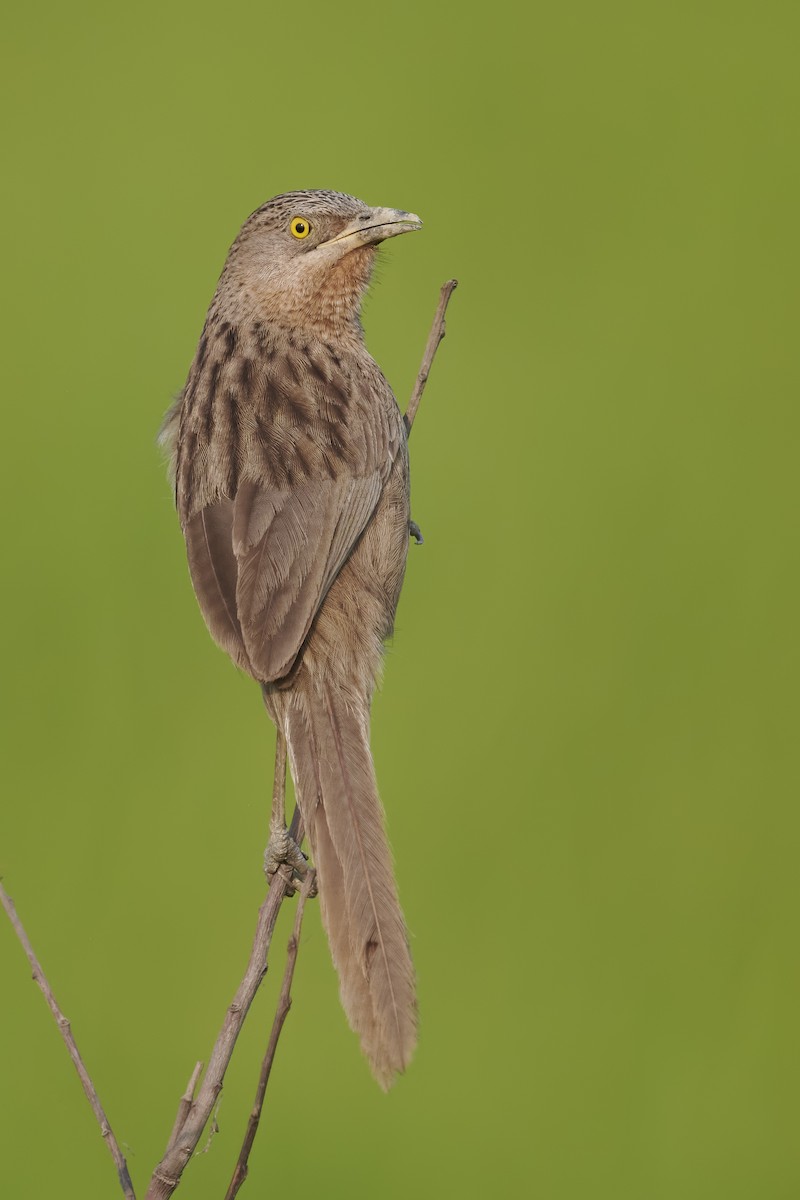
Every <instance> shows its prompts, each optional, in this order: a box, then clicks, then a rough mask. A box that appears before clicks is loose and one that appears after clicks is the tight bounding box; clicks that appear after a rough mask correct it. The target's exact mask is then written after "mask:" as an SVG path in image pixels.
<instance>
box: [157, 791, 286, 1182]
mask: <svg viewBox="0 0 800 1200" xmlns="http://www.w3.org/2000/svg"><path fill="white" fill-rule="evenodd" d="M289 834H290V836H291V837H292V839H293V840H294V841H295V842H296V843H297V844H298V845H300V843H301V842H302V840H303V822H302V818H301V816H300V811H299V809H295V814H294V817H293V819H292V824H291V827H290V829H289ZM288 874H289V872H286V873H284V870H283V869H281V870H279V871H277V872H276V873H275V875H274V876H273V879H272V883H271V884H270V889H269V892H268V893H267V898H266V900H265V901H264V903H263V904H262V905H261V908H260V909H259V910H258V922H257V925H256V933H255V937H254V939H253V946H252V949H251V951H250V958H249V960H248V963H247V969H246V971H245V974H244V978H243V979H242V982H241V983H240V984H239V987H238V988H237V990H236V995H235V996H234V998H233V1000H232V1002H231V1004H230V1005H229V1007H228V1010H227V1012H226V1014H225V1020H224V1022H223V1025H222V1029H221V1030H220V1032H219V1034H218V1035H217V1040H216V1043H215V1044H214V1049H213V1050H212V1052H211V1058H210V1059H209V1062H208V1068H207V1070H206V1073H205V1077H204V1079H203V1082H202V1084H201V1085H200V1090H199V1091H198V1093H197V1096H196V1097H195V1100H194V1102H193V1104H192V1106H191V1111H190V1112H189V1114H188V1116H187V1118H186V1121H185V1122H184V1125H183V1128H182V1129H181V1132H180V1134H179V1135H178V1137H177V1138H176V1139H175V1141H174V1142H170V1144H169V1145H168V1147H167V1150H166V1153H165V1154H164V1157H163V1158H162V1160H161V1162H160V1163H159V1164H158V1166H157V1167H156V1169H155V1171H154V1172H153V1175H152V1178H151V1180H150V1185H149V1187H148V1189H147V1195H146V1200H168V1197H170V1196H171V1195H172V1194H173V1192H174V1191H175V1189H176V1187H177V1186H178V1184H179V1183H180V1179H181V1175H182V1174H183V1171H184V1168H185V1167H186V1164H187V1162H188V1161H189V1159H190V1158H191V1157H192V1155H193V1154H194V1152H195V1150H196V1148H197V1143H198V1142H199V1141H200V1137H201V1135H202V1133H203V1130H204V1129H205V1127H206V1124H207V1122H208V1119H209V1117H210V1116H211V1113H212V1111H213V1110H214V1107H215V1105H216V1103H217V1099H218V1097H219V1094H220V1092H221V1091H222V1083H223V1080H224V1078H225V1071H226V1070H227V1067H228V1063H229V1062H230V1060H231V1056H232V1054H233V1051H234V1048H235V1046H236V1041H237V1038H238V1037H239V1034H240V1032H241V1029H242V1026H243V1025H244V1021H245V1017H246V1016H247V1013H248V1011H249V1009H250V1005H251V1004H252V1003H253V998H254V996H255V994H256V992H257V991H258V989H259V987H260V986H261V983H262V980H263V979H264V976H265V975H266V973H267V954H268V953H269V947H270V942H271V941H272V933H273V930H274V929H275V923H276V921H277V919H278V913H279V912H280V907H281V904H282V903H283V900H284V897H285V895H286V888H287V876H288Z"/></svg>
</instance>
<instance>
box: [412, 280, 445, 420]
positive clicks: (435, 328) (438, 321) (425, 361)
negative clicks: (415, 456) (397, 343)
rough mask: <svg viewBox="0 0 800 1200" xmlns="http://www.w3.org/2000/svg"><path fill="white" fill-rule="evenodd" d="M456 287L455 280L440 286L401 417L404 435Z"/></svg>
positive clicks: (440, 335) (423, 386)
mask: <svg viewBox="0 0 800 1200" xmlns="http://www.w3.org/2000/svg"><path fill="white" fill-rule="evenodd" d="M457 287H458V280H457V279H448V281H447V283H445V284H443V285H442V289H441V291H440V293H439V304H438V307H437V309H436V315H435V317H434V318H433V325H431V331H430V333H429V334H428V342H427V345H426V346H425V353H424V354H423V356H422V366H421V367H420V369H419V373H418V374H417V381H416V383H415V384H414V390H413V391H412V393H411V399H410V400H409V402H408V408H407V409H406V412H405V416H404V417H403V421H404V422H405V426H406V433H407V434H409V435H410V434H411V427H412V425H413V424H414V418H415V417H416V415H417V409H418V408H419V402H420V400H421V399H422V393H423V392H424V390H425V384H426V383H427V382H428V376H429V375H430V373H431V367H432V366H433V360H434V357H435V355H436V351H437V350H438V348H439V343H440V342H441V340H442V338H443V337H444V335H445V323H444V314H445V313H446V312H447V305H448V304H449V303H450V297H451V296H452V294H453V292H454V291H455V290H456V288H457Z"/></svg>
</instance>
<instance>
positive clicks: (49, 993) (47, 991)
mask: <svg viewBox="0 0 800 1200" xmlns="http://www.w3.org/2000/svg"><path fill="white" fill-rule="evenodd" d="M0 903H2V905H3V908H4V909H5V910H6V914H7V916H8V919H9V921H10V922H11V924H12V926H13V929H14V932H15V933H16V935H17V937H18V938H19V940H20V942H21V943H22V948H23V950H24V951H25V954H26V955H27V958H28V962H29V963H30V964H31V967H32V968H33V978H34V980H35V982H36V983H37V984H38V985H39V987H40V988H41V990H42V994H43V995H44V998H45V1000H46V1001H47V1003H48V1005H49V1008H50V1011H51V1013H52V1014H53V1016H54V1017H55V1022H56V1025H57V1026H58V1030H59V1033H60V1034H61V1036H62V1038H63V1039H64V1043H65V1045H66V1047H67V1050H68V1051H69V1056H70V1058H71V1059H72V1061H73V1063H74V1064H75V1070H76V1071H77V1072H78V1077H79V1079H80V1081H81V1085H82V1087H83V1090H84V1092H85V1093H86V1098H87V1100H88V1101H89V1103H90V1104H91V1106H92V1112H93V1113H94V1115H95V1118H96V1120H97V1123H98V1125H99V1126H100V1132H101V1133H102V1135H103V1138H104V1140H105V1142H106V1145H107V1146H108V1148H109V1150H110V1152H111V1157H112V1158H113V1159H114V1165H115V1166H116V1168H117V1176H118V1178H119V1185H120V1187H121V1188H122V1192H123V1195H124V1196H125V1197H126V1200H136V1193H135V1192H134V1190H133V1183H132V1182H131V1177H130V1175H129V1174H128V1164H127V1163H126V1162H125V1156H124V1155H123V1153H122V1151H121V1150H120V1148H119V1143H118V1141H117V1139H116V1138H115V1136H114V1132H113V1130H112V1128H111V1126H110V1125H109V1123H108V1117H107V1116H106V1114H105V1112H104V1111H103V1106H102V1104H101V1103H100V1097H99V1096H98V1095H97V1090H96V1088H95V1086H94V1084H93V1083H92V1080H91V1078H90V1076H89V1072H88V1071H87V1070H86V1067H85V1066H84V1062H83V1059H82V1058H81V1056H80V1052H79V1051H78V1047H77V1045H76V1044H75V1038H74V1037H73V1035H72V1027H71V1025H70V1023H69V1021H68V1019H67V1018H66V1017H65V1016H64V1014H63V1012H62V1011H61V1009H60V1008H59V1006H58V1002H57V1001H56V998H55V996H54V995H53V989H52V988H51V987H50V984H49V983H48V981H47V976H46V975H45V973H44V971H43V970H42V966H41V963H40V962H39V960H38V958H37V957H36V955H35V953H34V950H33V946H31V943H30V941H29V940H28V935H27V933H26V932H25V929H24V928H23V925H22V922H21V921H20V919H19V916H18V915H17V910H16V908H15V907H14V901H13V900H12V899H11V897H10V896H9V894H8V892H7V891H6V890H5V888H4V887H3V885H2V883H0Z"/></svg>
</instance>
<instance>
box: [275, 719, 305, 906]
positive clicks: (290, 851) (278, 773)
mask: <svg viewBox="0 0 800 1200" xmlns="http://www.w3.org/2000/svg"><path fill="white" fill-rule="evenodd" d="M284 863H285V864H286V865H287V867H288V868H289V870H288V871H285V872H283V877H284V879H285V881H286V884H287V889H286V890H287V895H289V896H292V895H294V892H295V890H296V889H295V887H294V886H293V884H294V883H295V882H298V881H300V880H302V879H304V878H305V876H306V875H307V874H308V869H309V868H308V860H307V859H306V856H305V854H303V851H302V850H301V849H300V847H299V846H298V844H297V842H295V841H294V840H293V838H291V837H290V836H289V830H288V829H287V828H286V738H285V737H284V736H283V732H282V730H281V729H280V728H278V730H277V736H276V741H275V780H274V783H273V785H272V813H271V815H270V819H269V841H268V842H267V848H266V850H265V851H264V871H265V873H266V876H267V879H268V880H269V882H270V883H272V878H273V876H274V875H275V873H276V871H277V870H278V868H279V867H281V866H283V864H284ZM315 891H316V889H313V890H312V893H311V894H315Z"/></svg>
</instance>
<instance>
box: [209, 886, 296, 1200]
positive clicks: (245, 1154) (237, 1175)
mask: <svg viewBox="0 0 800 1200" xmlns="http://www.w3.org/2000/svg"><path fill="white" fill-rule="evenodd" d="M313 887H314V872H313V871H309V872H308V875H307V876H306V878H305V879H304V880H303V886H302V888H301V889H300V896H299V898H298V901H297V912H296V913H295V917H294V928H293V929H292V936H291V937H290V938H289V946H288V949H287V952H286V970H285V971H284V974H283V984H282V986H281V993H280V996H279V997H278V1007H277V1009H276V1011H275V1019H274V1020H273V1022H272V1030H271V1032H270V1035H269V1042H268V1044H267V1052H266V1054H265V1055H264V1061H263V1062H262V1064H261V1074H260V1075H259V1078H258V1087H257V1089H256V1097H255V1100H254V1101H253V1107H252V1109H251V1111H250V1117H249V1119H248V1122H247V1130H246V1131H245V1135H244V1141H243V1142H242V1148H241V1150H240V1151H239V1159H238V1161H237V1163H236V1167H235V1169H234V1172H233V1176H232V1177H231V1182H230V1184H229V1185H228V1190H227V1192H226V1193H225V1200H234V1196H235V1195H236V1193H237V1192H238V1191H239V1188H240V1187H241V1186H242V1184H243V1183H244V1181H245V1179H246V1178H247V1172H248V1159H249V1157H250V1151H251V1150H252V1148H253V1142H254V1141H255V1136H256V1133H257V1132H258V1123H259V1121H260V1120H261V1110H262V1108H263V1107H264V1095H265V1093H266V1090H267V1084H268V1083H269V1077H270V1072H271V1071H272V1064H273V1061H274V1059H275V1051H276V1049H277V1048H278V1038H279V1037H280V1035H281V1030H282V1029H283V1023H284V1021H285V1020H286V1018H287V1016H288V1015H289V1009H290V1008H291V1007H292V979H293V978H294V968H295V964H296V963H297V952H298V949H299V947H300V930H301V928H302V925H303V910H304V909H305V906H306V900H307V899H308V897H309V895H310V893H311V891H312V889H313Z"/></svg>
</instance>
